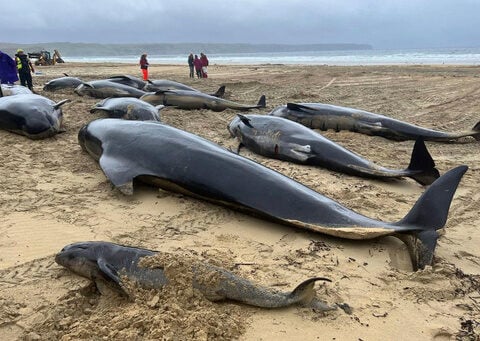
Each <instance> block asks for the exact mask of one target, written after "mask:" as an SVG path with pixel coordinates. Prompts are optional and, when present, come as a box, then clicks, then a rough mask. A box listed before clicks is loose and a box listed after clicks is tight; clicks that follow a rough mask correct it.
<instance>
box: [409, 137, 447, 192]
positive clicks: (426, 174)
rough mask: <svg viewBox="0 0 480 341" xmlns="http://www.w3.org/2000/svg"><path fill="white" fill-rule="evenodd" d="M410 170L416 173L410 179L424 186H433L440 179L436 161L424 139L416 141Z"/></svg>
mask: <svg viewBox="0 0 480 341" xmlns="http://www.w3.org/2000/svg"><path fill="white" fill-rule="evenodd" d="M408 170H409V171H413V172H415V174H413V175H410V178H412V179H414V180H415V181H417V182H418V183H420V184H421V185H424V186H425V185H430V184H432V183H433V182H434V181H435V180H436V179H438V178H439V177H440V173H439V171H438V169H436V168H435V161H433V159H432V156H431V155H430V153H429V152H428V149H427V147H426V146H425V142H424V141H423V139H422V138H418V139H417V141H415V145H414V147H413V151H412V157H411V159H410V164H409V165H408Z"/></svg>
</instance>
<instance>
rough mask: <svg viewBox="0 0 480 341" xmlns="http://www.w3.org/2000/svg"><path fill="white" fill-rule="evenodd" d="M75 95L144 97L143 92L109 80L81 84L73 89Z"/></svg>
mask: <svg viewBox="0 0 480 341" xmlns="http://www.w3.org/2000/svg"><path fill="white" fill-rule="evenodd" d="M74 91H75V93H76V94H77V95H79V96H84V95H88V96H91V97H95V98H107V97H136V98H140V97H142V96H143V95H145V93H146V92H145V91H142V90H139V89H137V88H134V87H132V86H129V85H125V84H122V83H116V82H112V81H109V80H97V81H91V82H87V83H85V82H84V83H82V84H80V85H79V86H78V87H76V88H75V90H74Z"/></svg>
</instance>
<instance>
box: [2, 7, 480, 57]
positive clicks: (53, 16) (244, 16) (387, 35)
mask: <svg viewBox="0 0 480 341" xmlns="http://www.w3.org/2000/svg"><path fill="white" fill-rule="evenodd" d="M0 1H1V2H2V4H1V7H2V10H1V11H0V32H2V35H1V38H0V40H2V41H7V42H23V43H28V42H51V41H71V42H105V43H106V42H110V43H136V42H138V43H147V42H223V43H226V42H245V43H299V44H300V43H337V42H338V43H342V42H343V43H347V42H348V43H368V44H372V45H374V46H375V47H376V48H395V47H399V48H400V47H435V46H479V45H480V37H479V35H478V31H479V28H480V27H479V26H480V23H479V21H478V20H477V15H478V13H479V12H480V1H476V0H457V1H447V0H437V1H433V0H415V1H414V0H404V1H394V0H383V1H382V0H335V1H334V0H320V1H318V0H303V1H302V0H284V1H279V0H276V1H273V0H241V1H224V0H202V1H188V0H176V1H175V2H173V1H165V0H162V1H154V0H152V1H148V0H134V1H131V0H130V1H119V0H115V1H114V0H97V1H82V2H80V1H76V0H63V1H60V0H43V1H41V0H39V1H35V2H26V1H25V2H17V1H15V2H14V1H8V2H7V0H0Z"/></svg>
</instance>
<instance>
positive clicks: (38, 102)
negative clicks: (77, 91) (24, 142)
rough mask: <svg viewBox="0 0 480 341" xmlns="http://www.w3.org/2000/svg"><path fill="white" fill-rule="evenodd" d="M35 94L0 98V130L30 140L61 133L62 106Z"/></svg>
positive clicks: (64, 101)
mask: <svg viewBox="0 0 480 341" xmlns="http://www.w3.org/2000/svg"><path fill="white" fill-rule="evenodd" d="M68 101H69V100H63V101H61V102H58V103H55V102H54V101H52V100H50V99H48V98H46V97H43V96H40V95H35V94H26V95H23V94H21V95H15V96H7V97H1V98H0V129H4V130H8V131H11V132H14V133H17V134H21V135H25V136H27V137H28V138H30V139H32V140H38V139H43V138H46V137H50V136H53V135H55V134H57V133H59V132H61V131H62V130H61V128H60V126H61V124H62V118H63V114H62V109H61V108H60V107H61V106H62V105H63V104H65V103H66V102H68Z"/></svg>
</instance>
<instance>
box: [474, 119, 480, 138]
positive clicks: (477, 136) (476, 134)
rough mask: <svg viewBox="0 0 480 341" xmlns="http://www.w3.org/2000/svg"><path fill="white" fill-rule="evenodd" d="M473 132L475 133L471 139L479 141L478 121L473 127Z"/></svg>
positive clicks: (479, 127) (479, 126)
mask: <svg viewBox="0 0 480 341" xmlns="http://www.w3.org/2000/svg"><path fill="white" fill-rule="evenodd" d="M473 131H474V132H476V133H475V134H473V135H472V136H473V138H474V139H475V140H477V141H480V121H478V123H477V124H475V126H474V127H473Z"/></svg>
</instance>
